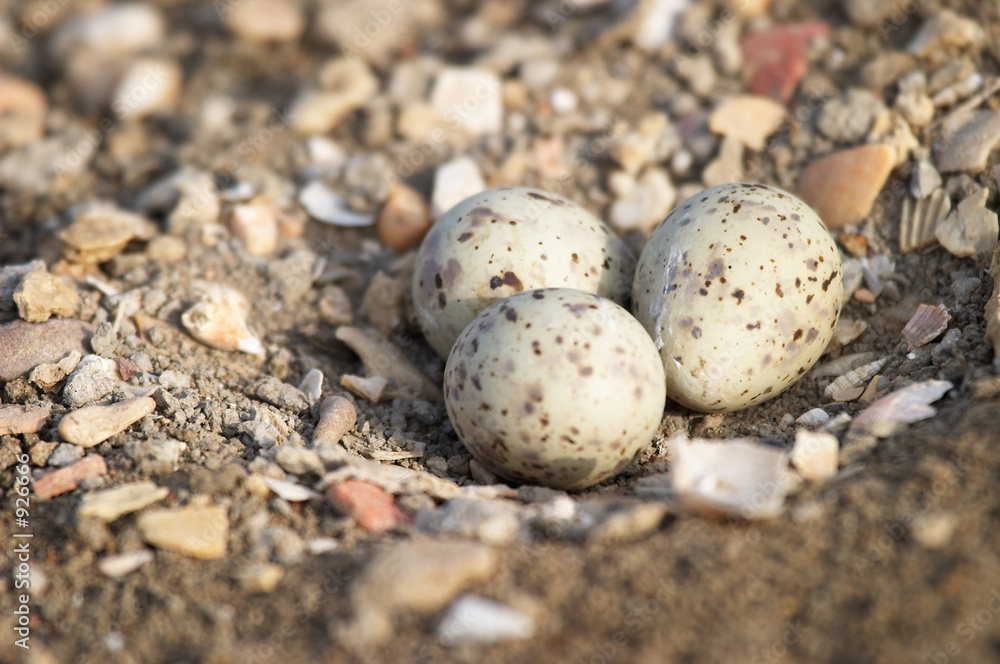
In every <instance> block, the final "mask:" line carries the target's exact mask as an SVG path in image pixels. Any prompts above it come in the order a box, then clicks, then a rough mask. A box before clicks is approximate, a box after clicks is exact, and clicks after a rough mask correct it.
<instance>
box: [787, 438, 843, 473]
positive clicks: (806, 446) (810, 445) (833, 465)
mask: <svg viewBox="0 0 1000 664" xmlns="http://www.w3.org/2000/svg"><path fill="white" fill-rule="evenodd" d="M839 453H840V443H839V442H838V441H837V437H836V436H834V435H833V434H830V433H826V432H825V431H809V430H807V429H799V430H798V431H796V432H795V445H794V446H793V447H792V453H791V461H792V465H794V466H795V468H796V469H797V470H798V471H799V474H800V475H802V477H804V478H806V479H807V480H813V481H817V482H818V481H822V480H825V479H827V478H828V477H833V476H834V475H836V474H837V461H838V455H839Z"/></svg>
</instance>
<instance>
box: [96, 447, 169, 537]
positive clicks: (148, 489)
mask: <svg viewBox="0 0 1000 664" xmlns="http://www.w3.org/2000/svg"><path fill="white" fill-rule="evenodd" d="M77 449H79V448H77ZM169 493H170V490H169V489H167V488H166V487H158V486H156V484H154V483H153V482H150V481H148V480H147V481H141V482H133V483H131V484H122V485H121V486H116V487H114V488H113V489H105V490H103V491H96V492H93V493H88V494H85V495H84V496H83V498H82V499H81V500H80V506H79V507H78V508H77V512H76V513H77V517H79V518H94V519H99V520H100V521H103V522H105V523H110V522H112V521H114V520H115V519H117V518H118V517H121V516H124V515H126V514H130V513H132V512H137V511H139V510H141V509H142V508H144V507H148V506H149V505H152V504H153V503H155V502H159V501H161V500H163V499H164V498H166V497H167V495H168V494H169Z"/></svg>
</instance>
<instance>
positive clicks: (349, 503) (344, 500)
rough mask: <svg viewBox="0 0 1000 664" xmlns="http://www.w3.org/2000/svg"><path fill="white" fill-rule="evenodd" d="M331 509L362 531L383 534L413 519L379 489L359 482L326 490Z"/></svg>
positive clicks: (354, 481)
mask: <svg viewBox="0 0 1000 664" xmlns="http://www.w3.org/2000/svg"><path fill="white" fill-rule="evenodd" d="M327 495H328V496H329V497H330V501H331V502H332V503H333V506H334V507H336V508H337V509H338V510H339V511H341V512H343V513H344V514H346V515H347V516H349V517H351V518H352V519H354V521H355V523H357V524H358V526H359V527H360V528H362V529H364V530H368V531H371V532H373V533H384V532H387V531H389V530H392V529H394V528H396V527H398V526H402V525H406V524H408V523H410V522H411V521H412V520H413V519H412V517H411V516H410V515H409V514H407V513H406V512H404V511H403V510H402V509H400V508H399V506H398V505H396V500H395V499H394V498H393V497H392V495H390V494H389V493H386V492H385V491H384V490H383V489H382V488H381V487H379V486H376V485H374V484H371V483H369V482H362V481H361V480H344V481H343V482H340V483H338V484H334V485H333V486H331V487H330V488H329V489H327Z"/></svg>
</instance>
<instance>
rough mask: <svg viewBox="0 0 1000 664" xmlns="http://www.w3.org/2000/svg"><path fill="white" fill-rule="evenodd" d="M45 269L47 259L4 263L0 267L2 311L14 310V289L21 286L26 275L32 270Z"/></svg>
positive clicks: (15, 306)
mask: <svg viewBox="0 0 1000 664" xmlns="http://www.w3.org/2000/svg"><path fill="white" fill-rule="evenodd" d="M39 271H42V272H44V271H45V261H42V260H33V261H31V262H30V263H24V264H23V265H4V266H3V267H0V311H14V310H15V309H16V308H17V303H16V302H14V291H16V290H17V289H18V288H20V286H21V281H22V280H23V279H24V277H25V275H27V274H30V273H32V272H39Z"/></svg>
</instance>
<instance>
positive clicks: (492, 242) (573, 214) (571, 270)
mask: <svg viewBox="0 0 1000 664" xmlns="http://www.w3.org/2000/svg"><path fill="white" fill-rule="evenodd" d="M415 268H416V269H415V272H414V275H413V302H414V305H415V307H416V311H417V314H418V317H419V322H420V327H421V329H422V330H423V332H424V336H425V337H427V341H428V342H429V343H430V345H431V346H433V347H434V350H436V351H437V352H438V354H440V355H441V357H447V356H448V352H449V351H450V350H451V347H452V345H454V343H455V339H456V338H457V337H458V335H459V333H460V332H461V331H462V330H463V329H465V326H466V325H468V324H469V323H470V322H472V319H473V318H475V317H476V314H478V313H479V312H480V311H482V310H483V309H485V308H486V307H488V306H489V305H490V304H492V303H493V302H495V301H496V300H499V299H501V298H505V297H507V296H509V295H513V294H514V293H520V292H522V291H528V290H532V289H534V288H546V287H559V288H578V289H580V290H584V291H588V292H591V293H597V294H598V295H601V296H603V297H608V298H611V299H612V300H614V301H616V302H618V303H619V304H622V305H623V306H628V298H629V295H630V294H631V292H630V291H631V285H632V276H633V274H634V271H635V259H634V258H633V257H632V255H631V254H630V253H629V251H628V249H626V248H625V245H624V244H622V242H621V240H619V239H618V237H617V236H616V235H615V234H614V233H613V232H612V231H611V230H610V229H609V228H608V227H607V226H605V225H604V223H602V222H601V221H600V220H599V219H597V218H596V217H595V216H594V215H592V214H590V213H589V212H587V211H586V210H584V209H583V208H581V207H580V206H578V205H576V204H575V203H573V202H572V201H570V200H568V199H566V198H563V197H562V196H558V195H556V194H552V193H549V192H545V191H542V190H540V189H530V188H527V187H511V188H502V189H490V190H489V191H484V192H482V193H480V194H476V195H475V196H472V197H470V198H467V199H465V200H464V201H462V202H461V203H459V204H458V205H456V206H455V207H453V208H452V209H451V210H449V211H448V212H447V213H445V215H444V216H443V217H441V219H439V220H438V221H437V223H435V224H434V226H433V227H432V228H431V230H430V232H429V233H428V234H427V236H426V237H425V238H424V241H423V243H422V244H421V245H420V251H419V252H418V253H417V260H416V266H415Z"/></svg>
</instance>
